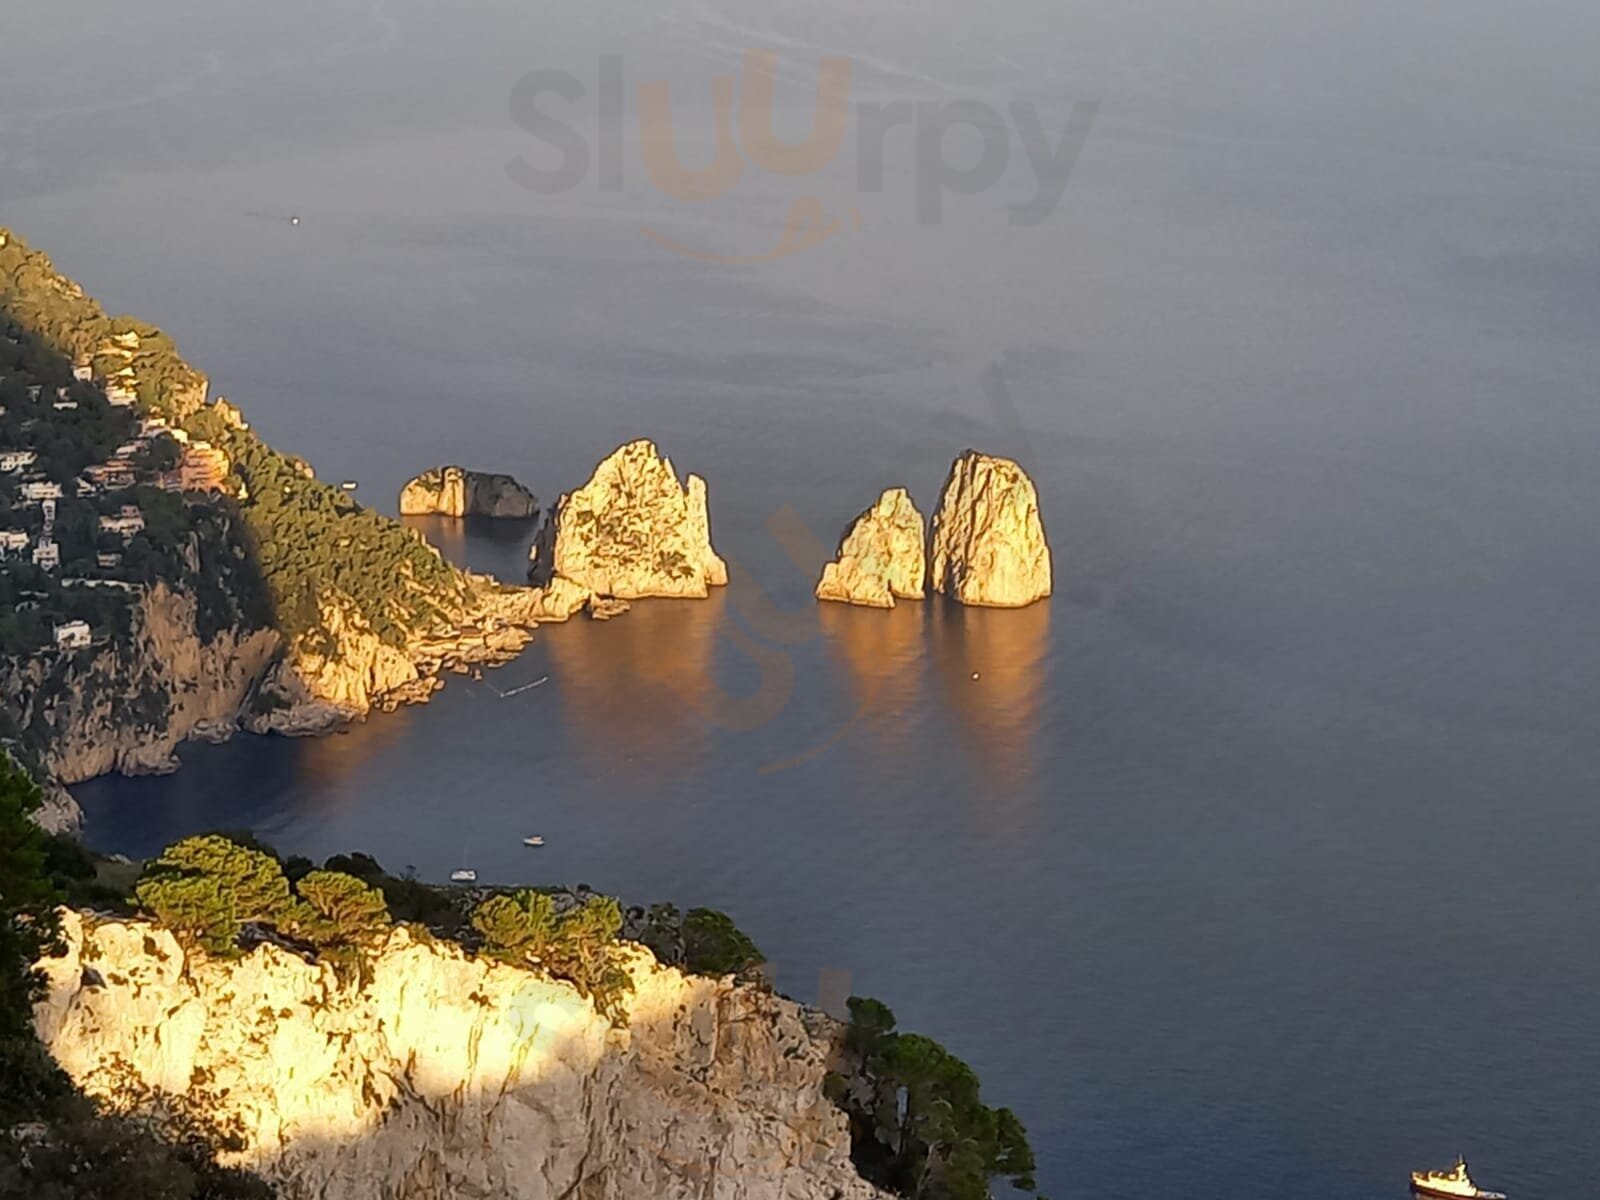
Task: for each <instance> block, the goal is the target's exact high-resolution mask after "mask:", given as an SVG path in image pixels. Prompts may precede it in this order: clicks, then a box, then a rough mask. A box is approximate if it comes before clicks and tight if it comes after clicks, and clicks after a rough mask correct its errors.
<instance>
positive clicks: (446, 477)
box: [400, 467, 539, 518]
mask: <svg viewBox="0 0 1600 1200" xmlns="http://www.w3.org/2000/svg"><path fill="white" fill-rule="evenodd" d="M431 514H438V515H440V516H445V517H508V518H526V517H536V516H538V515H539V501H538V500H536V499H535V498H534V495H533V493H532V492H530V491H529V490H528V489H527V488H525V487H523V486H522V485H521V484H520V483H518V482H517V481H516V480H515V479H513V478H512V477H511V476H509V475H493V474H489V473H488V472H485V471H467V470H464V469H462V468H461V467H435V468H434V469H433V470H431V471H424V472H423V473H422V474H421V475H418V476H417V477H416V478H414V479H411V480H409V481H408V482H407V483H406V485H405V487H403V488H401V489H400V515H401V516H403V517H414V516H428V515H431Z"/></svg>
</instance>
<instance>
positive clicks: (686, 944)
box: [683, 908, 766, 975]
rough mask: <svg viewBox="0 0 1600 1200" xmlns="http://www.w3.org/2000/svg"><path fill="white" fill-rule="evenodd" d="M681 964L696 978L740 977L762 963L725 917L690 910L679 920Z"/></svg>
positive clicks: (706, 910) (712, 911)
mask: <svg viewBox="0 0 1600 1200" xmlns="http://www.w3.org/2000/svg"><path fill="white" fill-rule="evenodd" d="M683 961H684V966H685V967H686V968H687V969H688V970H690V971H693V972H694V973H695V974H697V975H744V974H748V973H749V972H751V971H754V970H755V969H756V968H757V967H759V966H761V965H762V964H763V963H764V962H765V961H766V959H765V958H764V957H763V956H762V954H761V951H760V950H758V949H756V944H755V943H754V942H752V941H751V940H750V939H749V938H748V937H746V936H745V935H744V933H742V932H741V931H740V930H739V928H738V926H736V925H735V924H734V923H733V921H732V919H731V918H730V917H728V915H727V914H726V913H720V912H717V911H716V910H715V909H711V908H691V909H690V910H689V915H688V916H686V917H684V919H683Z"/></svg>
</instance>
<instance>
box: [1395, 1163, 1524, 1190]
mask: <svg viewBox="0 0 1600 1200" xmlns="http://www.w3.org/2000/svg"><path fill="white" fill-rule="evenodd" d="M1411 1190H1412V1191H1413V1192H1415V1193H1417V1195H1419V1196H1442V1197H1445V1198H1446V1200H1458V1198H1461V1197H1465V1198H1466V1200H1506V1197H1505V1193H1504V1192H1486V1191H1484V1190H1483V1189H1482V1188H1480V1187H1479V1186H1478V1185H1477V1184H1475V1183H1473V1182H1472V1176H1471V1175H1469V1174H1467V1160H1466V1159H1464V1158H1461V1157H1460V1156H1457V1158H1456V1165H1455V1166H1453V1167H1451V1168H1450V1169H1449V1170H1448V1171H1413V1172H1411Z"/></svg>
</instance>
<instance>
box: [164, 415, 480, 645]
mask: <svg viewBox="0 0 1600 1200" xmlns="http://www.w3.org/2000/svg"><path fill="white" fill-rule="evenodd" d="M188 428H189V430H190V432H191V433H193V434H195V436H197V437H201V438H204V439H205V440H207V441H209V442H211V443H212V445H214V446H217V447H218V448H219V449H221V450H222V451H223V452H224V453H226V454H227V455H228V457H229V459H230V460H232V462H233V470H234V473H235V474H236V475H237V476H238V477H239V479H240V480H241V481H242V483H243V484H244V487H245V499H244V500H242V501H241V502H240V511H241V513H242V515H243V517H244V519H245V521H246V522H247V523H248V525H249V528H250V532H251V535H252V538H253V544H254V550H255V555H256V561H257V564H258V565H259V568H260V570H261V573H262V576H263V577H264V578H265V580H266V582H267V586H268V588H269V589H270V592H271V596H272V604H273V609H274V611H275V613H276V616H277V627H278V630H279V632H281V633H282V634H283V635H284V636H285V637H286V638H287V639H289V640H291V641H298V643H299V644H300V645H301V646H302V648H304V649H306V650H310V651H313V652H318V653H326V652H328V651H330V650H331V649H332V648H333V642H332V637H331V634H330V631H329V630H328V629H327V628H326V624H325V614H324V611H323V610H324V608H325V607H326V606H327V604H328V603H329V602H330V601H332V600H334V599H335V598H343V600H344V601H345V602H346V603H347V605H348V607H349V608H350V609H351V610H352V611H353V612H354V614H355V615H356V616H357V617H359V619H360V620H361V621H363V622H365V623H366V624H367V625H368V626H370V627H371V629H372V630H373V632H374V633H376V634H377V635H378V637H379V639H380V640H382V641H383V642H384V643H386V644H387V645H391V646H397V647H398V646H404V645H405V644H406V642H407V641H408V640H409V639H410V638H411V637H412V636H413V635H414V634H416V633H419V632H421V631H422V630H425V629H427V628H428V627H430V626H432V625H435V624H437V623H439V622H440V621H443V620H448V619H449V618H451V617H452V616H454V615H455V614H457V613H459V612H460V611H461V609H462V608H463V607H464V605H465V603H466V601H467V598H468V597H467V584H466V579H465V577H464V576H463V575H462V574H461V573H460V572H458V571H457V570H456V569H455V568H454V567H452V566H450V564H448V563H447V562H445V561H444V559H443V558H441V557H440V555H439V552H438V551H437V550H435V549H434V548H433V547H432V546H430V545H428V543H427V542H426V541H425V540H423V538H422V537H421V536H420V535H419V534H417V533H415V532H414V531H412V530H409V529H407V528H406V527H405V526H403V525H400V524H399V523H397V522H395V521H393V520H391V519H389V518H388V517H385V516H381V515H379V514H378V513H375V512H373V511H372V510H371V509H367V508H363V507H361V505H359V504H357V503H356V502H355V501H354V500H352V499H351V498H350V497H349V496H348V495H346V494H345V493H344V492H342V491H340V490H339V489H338V488H334V487H330V486H329V485H327V484H325V483H323V482H321V481H320V480H318V479H316V478H315V477H314V476H312V475H311V474H310V471H309V469H308V468H305V467H304V465H303V464H301V463H299V461H298V460H296V459H293V458H290V457H289V456H288V455H284V454H280V453H279V452H278V451H276V450H274V449H272V447H270V446H268V445H267V444H266V443H265V442H263V441H261V439H259V438H258V437H256V436H255V434H254V433H252V432H251V431H250V430H248V429H241V428H239V427H238V426H237V425H235V424H234V423H232V422H231V421H229V420H228V419H227V417H226V416H225V415H223V414H222V413H220V412H218V411H216V410H215V409H207V410H205V411H203V412H200V413H198V414H196V415H195V416H194V417H193V418H191V420H190V421H189V423H188Z"/></svg>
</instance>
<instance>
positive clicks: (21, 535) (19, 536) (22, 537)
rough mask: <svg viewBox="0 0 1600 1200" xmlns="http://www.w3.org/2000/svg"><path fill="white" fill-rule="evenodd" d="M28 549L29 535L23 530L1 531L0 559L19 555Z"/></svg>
mask: <svg viewBox="0 0 1600 1200" xmlns="http://www.w3.org/2000/svg"><path fill="white" fill-rule="evenodd" d="M27 548H28V535H27V534H26V533H25V532H24V531H23V530H21V529H0V558H7V557H9V556H10V555H13V554H18V553H20V552H21V551H23V550H26V549H27Z"/></svg>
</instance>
